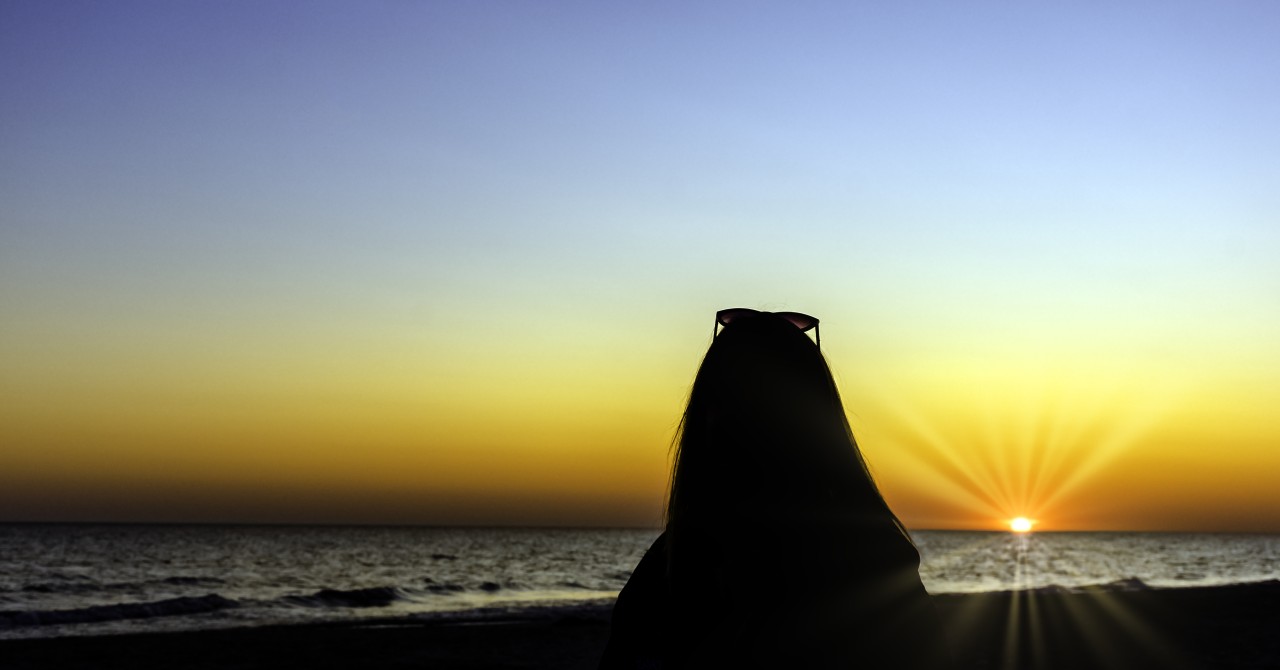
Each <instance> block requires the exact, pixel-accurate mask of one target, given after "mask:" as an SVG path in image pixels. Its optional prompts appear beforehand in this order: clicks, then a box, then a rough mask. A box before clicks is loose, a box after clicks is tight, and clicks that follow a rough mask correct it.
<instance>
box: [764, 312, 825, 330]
mask: <svg viewBox="0 0 1280 670" xmlns="http://www.w3.org/2000/svg"><path fill="white" fill-rule="evenodd" d="M775 314H777V315H778V316H780V317H782V318H784V319H786V320H787V321H790V322H791V325H793V326H795V327H796V328H799V329H800V330H801V331H802V332H803V331H807V330H809V329H811V328H813V327H814V326H816V325H818V320H817V319H815V318H813V317H812V316H809V315H808V314H801V313H800V312H775Z"/></svg>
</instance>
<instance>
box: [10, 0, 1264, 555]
mask: <svg viewBox="0 0 1280 670" xmlns="http://www.w3.org/2000/svg"><path fill="white" fill-rule="evenodd" d="M1033 4H1035V5H1036V6H1024V5H1018V6H1014V5H1011V4H1010V3H995V2H992V3H981V2H976V3H945V2H938V3H844V2H831V3H800V4H798V5H797V4H794V3H786V4H783V3H769V4H765V3H742V2H724V3H711V2H708V3H683V2H680V3H675V2H671V3H667V2H652V3H642V4H638V5H634V6H630V5H623V4H620V3H586V2H583V3H571V2H384V3H365V2H360V3H357V2H346V3H325V2H283V3H277V2H261V1H255V2H172V1H169V0H165V1H159V2H154V3H144V2H131V1H126V2H111V3H102V2H28V1H20V0H6V2H4V3H2V4H0V90H3V95H0V147H2V148H3V150H2V151H0V520H8V521H43V520H142V521H157V520H160V521H267V522H370V523H374V522H395V523H486V524H490V523H498V524H523V523H535V524H591V525H614V524H625V525H651V524H654V523H656V522H657V520H658V518H659V515H660V512H661V507H662V499H663V493H664V491H663V489H664V486H665V483H666V477H667V467H668V456H669V453H668V447H669V443H670V439H671V436H672V433H673V430H674V428H675V425H676V422H677V418H678V414H679V412H680V410H681V407H682V403H683V401H684V400H685V397H686V393H687V391H688V385H689V382H690V381H691V379H692V376H693V373H694V371H695V369H696V366H697V364H698V361H699V358H700V356H701V354H702V353H703V352H704V351H705V348H706V346H707V344H708V343H709V341H710V338H711V326H712V319H713V314H714V312H715V310H716V309H718V308H723V307H734V306H745V307H755V308H761V309H791V310H797V311H804V312H807V313H810V314H814V315H816V316H818V317H820V318H821V319H822V335H823V338H822V345H823V350H824V352H825V353H826V354H827V356H828V359H829V360H830V361H831V363H832V366H833V368H834V369H835V371H836V374H837V378H838V379H839V381H840V384H841V387H842V390H843V392H844V396H845V401H846V405H847V408H848V410H849V412H850V416H851V420H852V422H853V425H854V428H855V432H856V433H857V435H858V437H859V440H860V442H861V444H862V446H863V449H864V451H865V453H866V455H867V458H868V460H869V461H870V462H871V464H872V467H873V469H874V471H875V472H876V474H877V476H878V478H879V481H880V483H881V486H882V488H883V489H884V491H885V493H886V496H887V497H888V498H889V500H890V502H891V503H892V504H893V505H894V507H895V509H897V510H898V511H899V513H900V515H901V516H902V517H903V519H904V521H905V522H906V523H907V524H908V525H909V526H912V527H916V528H997V527H1000V526H1001V524H1002V523H1004V520H1006V519H1007V518H1009V517H1011V516H1015V515H1026V516H1029V517H1031V518H1034V519H1037V520H1038V521H1039V525H1038V526H1037V528H1039V529H1042V530H1051V529H1094V528H1097V529H1197V530H1257V531H1280V487H1276V486H1275V481H1277V480H1280V409H1277V408H1280V260H1278V259H1280V188H1278V187H1277V186H1278V185H1280V132H1277V129H1276V120H1277V119H1280V77H1277V76H1276V73H1277V72H1280V42H1277V40H1276V39H1275V35H1276V30H1277V28H1278V27H1280V9H1277V7H1276V6H1275V4H1274V3H1271V2H1222V3H1207V2H1198V3H1182V2H1150V3H1119V4H1117V3H1109V4H1106V5H1105V6H1104V5H1103V4H1100V3H1087V4H1092V5H1093V6H1092V7H1091V8H1082V5H1080V3H1076V4H1075V5H1073V6H1070V7H1067V6H1062V7H1049V6H1047V5H1043V4H1042V3H1033Z"/></svg>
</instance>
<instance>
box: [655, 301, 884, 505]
mask: <svg viewBox="0 0 1280 670" xmlns="http://www.w3.org/2000/svg"><path fill="white" fill-rule="evenodd" d="M793 321H794V319H789V318H784V317H782V316H778V315H775V314H770V313H767V312H766V313H756V314H740V315H737V316H736V318H734V319H733V321H732V322H731V323H729V325H727V326H725V328H724V330H723V331H721V332H720V333H719V334H718V335H717V336H716V338H715V339H714V341H713V342H712V343H711V347H710V349H708V351H707V354H706V356H705V357H704V358H703V360H702V365H701V367H700V368H699V369H698V374H697V376H696V377H695V379H694V383H693V389H692V391H691V392H690V395H689V404H688V407H687V408H686V410H685V414H684V418H683V420H682V422H681V427H680V434H679V436H678V438H677V443H676V444H677V446H676V448H677V452H676V458H675V466H674V471H673V473H672V479H671V495H670V498H669V499H668V504H667V523H668V529H669V530H675V527H677V526H680V525H682V524H683V523H685V522H696V523H699V524H701V523H703V522H709V523H713V524H714V523H720V522H724V521H731V520H733V519H735V518H737V519H738V520H740V521H748V520H749V518H750V517H752V516H757V515H760V514H771V513H777V512H781V513H783V514H795V513H797V512H798V511H800V510H812V511H813V512H814V513H820V512H823V511H825V512H828V513H830V512H835V511H836V510H837V509H840V510H843V511H844V512H849V511H857V512H862V513H874V514H880V515H883V514H888V515H889V517H890V518H892V513H891V512H889V510H888V507H887V506H886V505H885V504H884V500H883V498H882V497H881V496H880V494H879V492H878V491H877V490H876V487H875V483H874V482H873V481H872V479H871V476H870V474H869V473H868V472H867V469H866V466H865V464H864V462H863V460H862V456H861V454H860V453H859V452H858V448H857V445H856V444H855V442H854V440H853V435H852V433H851V432H850V430H849V424H848V421H847V419H846V417H845V413H844V407H843V405H842V403H841V401H840V394H839V391H838V390H837V389H836V385H835V380H834V379H833V378H832V375H831V370H830V368H828V367H827V363H826V360H825V359H824V358H823V356H822V353H821V352H820V351H819V349H818V346H817V345H816V344H815V343H814V342H813V341H812V340H810V339H809V337H808V336H807V335H805V334H804V332H803V331H802V330H801V329H800V328H799V327H797V325H796V323H793ZM814 322H815V323H816V320H814ZM801 325H804V324H803V323H801ZM802 513H803V512H802Z"/></svg>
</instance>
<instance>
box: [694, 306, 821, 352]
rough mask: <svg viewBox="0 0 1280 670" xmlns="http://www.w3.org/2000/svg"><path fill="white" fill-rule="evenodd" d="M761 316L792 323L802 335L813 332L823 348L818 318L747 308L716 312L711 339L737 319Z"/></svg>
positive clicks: (815, 341) (815, 342)
mask: <svg viewBox="0 0 1280 670" xmlns="http://www.w3.org/2000/svg"><path fill="white" fill-rule="evenodd" d="M760 314H772V315H774V316H777V317H781V318H783V319H786V320H787V321H788V322H790V323H791V325H793V326H795V327H796V328H799V329H800V332H802V333H807V332H809V331H810V330H812V331H813V339H814V344H817V345H818V348H819V349H821V348H822V334H821V332H820V331H819V330H818V317H816V316H809V315H808V314H801V313H800V312H761V311H760V310H756V309H750V308H747V307H731V308H729V309H722V310H720V311H719V312H716V323H715V325H714V326H712V329H711V337H713V338H714V337H715V336H716V335H719V334H720V327H721V326H728V325H729V324H731V323H733V322H734V320H736V319H742V318H746V317H751V316H758V315H760Z"/></svg>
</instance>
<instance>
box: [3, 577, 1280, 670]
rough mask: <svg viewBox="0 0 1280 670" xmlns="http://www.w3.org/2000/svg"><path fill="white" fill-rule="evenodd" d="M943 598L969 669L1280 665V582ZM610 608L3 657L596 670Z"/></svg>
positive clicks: (16, 663) (143, 668)
mask: <svg viewBox="0 0 1280 670" xmlns="http://www.w3.org/2000/svg"><path fill="white" fill-rule="evenodd" d="M933 598H934V602H935V603H936V605H937V609H938V612H939V615H940V616H941V617H942V619H943V622H944V625H945V627H946V628H947V631H948V634H949V636H950V637H951V638H952V643H953V647H954V651H955V656H956V660H957V662H958V663H957V667H959V668H965V669H969V668H973V669H978V668H982V669H996V668H999V669H1006V668H1008V669H1012V668H1063V669H1067V668H1071V669H1076V668H1185V669H1196V668H1231V669H1241V670H1243V669H1249V670H1261V669H1262V668H1277V667H1280V581H1269V582H1262V583H1258V584H1244V585H1235V586H1222V587H1205V588H1187V589H1149V590H1145V589H1143V590H1132V591H1122V590H1121V591H1117V590H1101V589H1099V590H1086V591H1083V592H1072V593H1067V592H1054V591H1046V590H1040V591H1031V592H1012V593H1010V592H1003V593H984V594H964V595H938V596H934V597H933ZM608 620H609V607H608V605H605V604H595V605H577V606H568V607H564V608H543V609H537V610H531V611H530V612H528V613H522V614H521V615H519V616H505V617H488V618H484V617H482V618H475V617H469V618H442V619H435V620H421V619H405V618H386V619H371V620H364V621H360V622H358V623H352V622H345V623H334V624H324V623H317V624H293V625H285V626H266V627H257V628H233V629H225V630H204V631H195V632H177V633H139V634H124V635H108V636H95V637H63V638H44V639H31V640H7V641H0V667H3V668H6V669H10V668H12V669H15V670H16V669H26V668H32V669H34V668H69V669H87V668H120V669H124V668H137V669H140V670H147V669H151V668H155V669H157V670H158V669H160V668H165V669H170V668H177V669H181V668H192V669H207V670H215V669H216V670H223V669H231V668H235V669H248V668H309V669H315V668H361V667H376V668H409V667H413V668H438V669H445V670H454V669H456V670H474V669H478V668H501V669H507V668H510V669H515V668H524V669H529V668H570V669H576V668H583V669H586V668H594V667H595V663H596V660H597V659H598V658H599V654H600V651H601V649H602V648H603V645H604V643H605V640H606V639H607V637H608V632H609V624H608ZM1015 621H1016V625H1011V622H1015Z"/></svg>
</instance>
